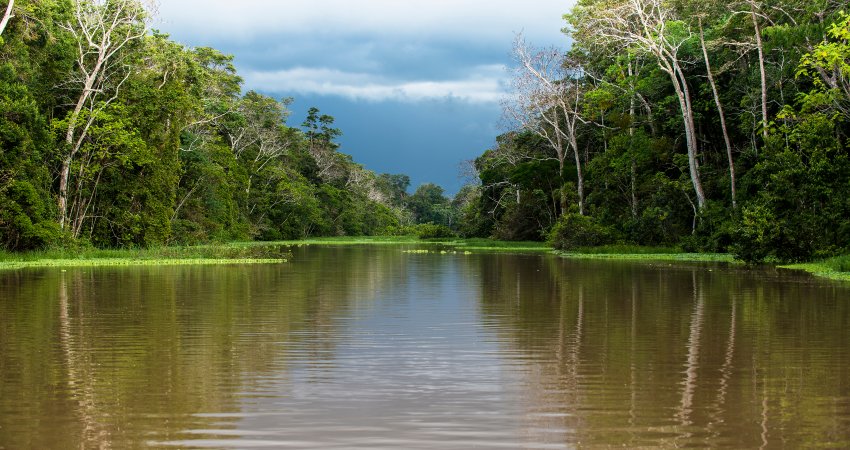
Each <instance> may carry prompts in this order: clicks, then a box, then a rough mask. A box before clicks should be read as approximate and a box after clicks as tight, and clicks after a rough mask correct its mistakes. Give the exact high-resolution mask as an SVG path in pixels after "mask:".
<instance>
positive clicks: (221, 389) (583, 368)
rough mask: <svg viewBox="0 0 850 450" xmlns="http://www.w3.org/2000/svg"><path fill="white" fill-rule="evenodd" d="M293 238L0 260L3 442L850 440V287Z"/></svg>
mask: <svg viewBox="0 0 850 450" xmlns="http://www.w3.org/2000/svg"><path fill="white" fill-rule="evenodd" d="M407 249H409V247H403V246H338V247H333V246H304V247H293V249H292V252H293V254H292V257H291V258H290V262H288V263H284V264H272V265H232V266H177V267H135V268H134V267H121V268H79V269H74V268H69V269H66V270H62V269H54V268H51V269H27V270H19V271H7V272H0V449H27V448H38V449H52V448H56V449H61V448H122V449H124V448H298V449H310V448H315V449H334V448H363V449H374V448H398V449H401V448H404V449H418V448H429V449H442V448H445V449H459V448H472V447H475V448H509V449H518V448H524V449H538V448H540V449H558V448H597V447H626V448H635V447H658V448H671V447H710V448H775V447H791V448H795V447H814V446H826V447H843V448H848V447H850V285H848V284H840V283H836V282H829V281H822V280H818V279H814V278H811V277H809V276H808V275H803V274H798V273H793V272H787V271H774V270H745V269H743V268H740V267H734V266H731V267H727V266H724V265H721V264H685V263H673V264H671V263H660V262H658V263H651V262H637V263H636V262H622V261H578V260H566V259H561V258H557V257H555V256H551V255H509V254H496V253H494V254H489V253H484V254H471V255H470V254H460V253H452V252H449V253H433V252H432V253H427V254H422V253H408V252H406V251H405V250H407Z"/></svg>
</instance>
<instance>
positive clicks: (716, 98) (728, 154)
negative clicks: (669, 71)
mask: <svg viewBox="0 0 850 450" xmlns="http://www.w3.org/2000/svg"><path fill="white" fill-rule="evenodd" d="M699 41H700V44H702V55H703V57H704V58H705V70H706V72H707V73H708V83H709V84H710V85H711V92H712V93H713V94H714V103H715V104H716V105H717V113H718V114H719V115H720V128H721V129H722V130H723V141H724V142H725V143H726V157H727V158H728V160H729V177H730V179H731V184H732V207H733V208H738V199H737V193H736V188H735V160H734V159H733V157H732V141H731V139H729V132H728V130H727V128H726V114H724V113H723V104H722V103H721V102H720V94H719V93H718V92H717V84H716V83H715V82H714V75H713V74H712V73H711V62H710V61H709V59H708V50H707V49H706V47H705V33H703V30H702V19H700V20H699Z"/></svg>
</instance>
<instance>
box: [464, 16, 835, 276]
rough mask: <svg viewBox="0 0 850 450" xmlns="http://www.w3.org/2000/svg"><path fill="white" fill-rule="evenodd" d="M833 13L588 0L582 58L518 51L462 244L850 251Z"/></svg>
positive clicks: (571, 24) (759, 255)
mask: <svg viewBox="0 0 850 450" xmlns="http://www.w3.org/2000/svg"><path fill="white" fill-rule="evenodd" d="M846 7H847V3H846V1H837V0H739V1H733V2H728V1H713V0H711V1H705V0H700V1H695V0H684V1H682V0H579V1H578V4H577V5H576V6H575V7H574V8H573V10H572V11H571V12H570V13H569V14H567V15H566V16H565V19H566V23H567V26H566V28H565V33H566V34H567V36H568V37H569V38H570V40H571V41H572V46H571V49H570V50H569V51H568V52H564V51H559V50H558V49H535V48H533V47H532V46H530V45H528V44H527V43H526V42H525V41H524V40H523V38H522V37H521V36H519V37H518V38H517V41H516V47H515V49H514V54H515V57H516V61H515V62H516V64H515V73H514V76H513V92H512V96H511V98H510V99H509V100H508V101H506V102H505V105H504V106H505V107H504V111H505V118H506V119H507V120H508V121H509V122H510V123H512V124H513V125H514V126H513V129H514V131H511V132H508V133H506V134H504V135H502V136H500V137H499V139H498V142H497V145H496V146H495V147H494V148H493V149H491V150H488V151H487V152H485V153H484V154H483V155H481V156H480V157H479V158H478V159H476V160H475V161H474V167H475V169H476V170H477V173H478V175H479V178H480V185H478V186H474V187H469V188H466V189H465V190H464V191H463V195H464V196H465V197H466V200H465V201H463V204H464V205H465V208H464V210H463V213H462V217H461V220H460V222H461V231H462V232H463V233H464V234H467V235H494V236H496V237H499V238H503V239H544V238H547V237H548V238H550V239H552V241H553V243H554V244H555V245H556V246H558V247H560V248H575V247H580V246H587V245H598V244H608V243H636V244H644V245H680V246H683V247H684V248H685V249H686V250H703V251H731V252H734V253H735V254H736V255H737V256H738V257H740V258H742V259H744V260H747V261H752V262H757V261H765V260H768V261H771V260H775V261H794V260H803V259H811V258H816V257H820V256H828V255H833V254H838V253H846V252H848V250H850V160H848V132H850V127H849V126H848V119H850V17H848V15H847V14H845V13H844V12H843V11H842V10H841V8H846Z"/></svg>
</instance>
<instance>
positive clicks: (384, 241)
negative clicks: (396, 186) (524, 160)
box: [0, 236, 850, 281]
mask: <svg viewBox="0 0 850 450" xmlns="http://www.w3.org/2000/svg"><path fill="white" fill-rule="evenodd" d="M308 245H326V246H334V245H411V246H417V247H422V250H421V251H422V252H436V253H445V252H455V253H477V252H502V253H553V254H555V255H558V256H559V257H562V258H569V259H608V260H623V261H669V262H717V263H729V264H740V262H738V261H736V260H735V259H734V257H733V256H732V255H730V254H723V253H685V252H682V251H681V250H680V249H676V248H669V247H640V246H623V245H613V246H602V247H589V248H581V249H578V250H577V251H570V252H565V251H556V250H553V249H552V248H551V247H549V246H548V245H546V243H544V242H510V241H497V240H493V239H480V238H476V239H432V240H422V239H419V238H417V237H415V236H370V237H329V238H313V239H305V240H299V241H278V242H234V243H230V244H210V245H199V246H191V247H156V248H150V249H121V250H100V249H94V248H83V249H54V250H44V251H38V252H27V253H7V252H0V270H13V269H24V268H36V267H56V268H70V267H106V266H165V265H221V264H280V263H285V262H287V259H288V257H289V250H288V249H289V248H291V247H299V246H308ZM778 267H779V268H782V269H791V270H803V271H806V272H809V273H811V274H812V275H813V276H816V277H819V278H827V279H831V280H840V281H850V256H843V257H836V258H831V259H828V260H824V261H819V262H812V263H803V264H791V265H780V266H778Z"/></svg>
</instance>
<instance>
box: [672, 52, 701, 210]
mask: <svg viewBox="0 0 850 450" xmlns="http://www.w3.org/2000/svg"><path fill="white" fill-rule="evenodd" d="M671 69H672V70H670V71H669V72H668V74H669V75H670V78H671V81H672V82H673V87H674V89H675V91H676V96H677V97H678V98H679V106H680V107H681V109H682V121H683V124H684V126H685V141H686V142H687V147H688V166H689V169H690V174H691V182H692V184H693V185H694V192H695V193H696V196H697V207H698V208H699V210H700V211H702V209H703V208H704V207H705V191H704V190H703V188H702V181H701V180H700V175H699V161H698V160H697V150H698V147H697V137H696V125H695V124H694V114H693V107H692V105H691V94H690V90H689V89H688V83H687V80H686V79H685V74H684V72H683V71H682V68H681V67H680V66H679V63H678V61H677V60H674V61H673V64H672V67H671Z"/></svg>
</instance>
